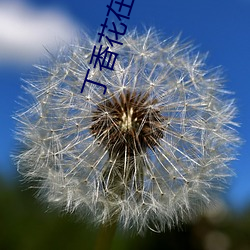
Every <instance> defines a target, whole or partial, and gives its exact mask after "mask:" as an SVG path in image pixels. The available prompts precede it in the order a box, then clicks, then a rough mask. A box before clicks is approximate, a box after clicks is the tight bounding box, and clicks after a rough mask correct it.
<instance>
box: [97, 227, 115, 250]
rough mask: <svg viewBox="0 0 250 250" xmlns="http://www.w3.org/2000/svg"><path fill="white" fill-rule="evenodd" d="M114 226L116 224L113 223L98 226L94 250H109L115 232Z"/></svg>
mask: <svg viewBox="0 0 250 250" xmlns="http://www.w3.org/2000/svg"><path fill="white" fill-rule="evenodd" d="M116 226H117V223H116V222H113V223H112V224H103V225H101V226H100V228H99V232H98V234H97V239H96V245H95V248H94V250H109V249H111V246H112V241H113V239H114V235H115V232H116Z"/></svg>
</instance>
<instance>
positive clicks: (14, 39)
mask: <svg viewBox="0 0 250 250" xmlns="http://www.w3.org/2000/svg"><path fill="white" fill-rule="evenodd" d="M75 33H76V25H75V24H74V23H73V21H71V20H70V18H69V17H67V16H66V15H65V14H64V13H62V12H60V11H58V10H55V9H53V10H46V11H45V10H43V11H41V10H39V9H35V8H34V7H33V8H32V7H30V6H28V5H27V4H24V3H22V2H14V3H13V2H11V3H8V2H2V3H1V2H0V64H1V63H6V62H19V63H27V62H30V61H33V60H37V59H38V58H39V57H41V56H42V55H43V54H45V49H44V47H46V48H48V49H49V50H51V51H53V49H55V48H56V46H58V44H59V43H60V42H63V41H66V42H70V40H71V38H72V37H73V35H74V34H75Z"/></svg>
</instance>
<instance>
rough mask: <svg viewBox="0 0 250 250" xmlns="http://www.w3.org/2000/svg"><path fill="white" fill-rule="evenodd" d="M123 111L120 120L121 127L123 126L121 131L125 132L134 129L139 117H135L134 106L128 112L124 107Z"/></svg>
mask: <svg viewBox="0 0 250 250" xmlns="http://www.w3.org/2000/svg"><path fill="white" fill-rule="evenodd" d="M122 111H123V113H122V117H121V121H120V128H121V131H123V132H125V131H128V130H130V129H133V127H134V125H135V123H136V121H137V117H135V118H134V119H133V112H134V109H133V108H132V107H131V108H130V109H129V110H128V111H127V112H126V111H124V109H122Z"/></svg>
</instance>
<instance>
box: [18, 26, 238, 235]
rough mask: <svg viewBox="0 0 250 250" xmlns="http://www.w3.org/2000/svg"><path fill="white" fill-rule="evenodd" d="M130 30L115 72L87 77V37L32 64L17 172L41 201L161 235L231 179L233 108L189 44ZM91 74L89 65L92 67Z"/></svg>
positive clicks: (201, 208)
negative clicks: (33, 71)
mask: <svg viewBox="0 0 250 250" xmlns="http://www.w3.org/2000/svg"><path fill="white" fill-rule="evenodd" d="M179 40H180V39H179V38H176V39H167V40H163V41H161V39H160V36H159V35H158V34H157V33H156V32H155V31H153V30H148V31H147V32H146V33H145V34H138V32H137V31H136V30H135V31H133V32H131V33H129V34H128V35H126V36H124V38H123V39H122V42H123V45H122V46H121V45H117V46H116V45H114V47H112V51H113V52H116V53H118V54H119V57H118V60H117V61H116V64H115V70H114V71H112V70H108V69H102V71H100V70H99V69H98V67H96V68H91V70H90V73H89V78H90V79H91V80H93V81H96V82H100V83H102V84H105V85H106V86H107V93H106V94H105V95H103V90H102V89H101V88H100V87H99V86H97V85H93V84H90V83H87V84H86V85H85V88H84V91H83V93H81V92H80V91H81V87H82V83H83V81H84V78H85V75H86V72H87V69H88V68H89V67H90V65H89V60H90V58H91V51H92V49H93V46H94V41H92V40H91V39H90V38H89V37H88V36H87V35H86V34H83V35H82V39H81V40H80V41H79V42H76V43H75V44H73V45H71V46H68V47H67V48H64V49H62V50H60V53H59V54H58V55H57V56H53V57H52V58H51V61H50V62H49V63H47V64H46V66H43V65H37V66H36V67H37V68H38V70H39V75H38V76H36V77H34V78H33V79H32V80H26V85H25V90H26V92H28V94H29V96H31V97H32V100H30V101H29V102H28V104H27V105H26V106H24V108H23V109H22V110H21V111H19V112H18V113H17V114H16V115H15V118H16V120H17V121H18V125H19V127H18V129H17V135H18V139H19V141H20V142H21V144H22V146H23V148H24V150H23V151H22V152H21V153H20V154H18V155H16V157H15V159H16V162H17V167H18V170H19V172H20V173H21V174H22V175H23V176H24V177H25V178H26V179H27V180H33V181H34V180H35V181H36V188H37V190H38V195H39V196H40V197H41V199H42V200H44V201H46V202H48V204H51V205H52V204H53V205H54V206H56V207H58V208H60V209H61V210H63V211H67V212H71V213H73V212H76V213H79V215H85V217H86V215H87V217H88V218H92V220H93V221H94V222H95V223H97V224H98V223H107V222H110V221H112V220H114V219H116V220H117V221H118V222H119V225H120V227H121V228H124V229H129V228H135V230H137V232H143V231H144V230H145V229H146V228H150V229H152V230H155V231H163V230H164V229H165V227H166V226H168V227H172V226H175V225H178V224H180V223H181V222H183V221H187V220H190V219H192V218H193V216H195V215H196V214H200V213H201V212H203V211H204V210H205V209H206V208H207V207H208V206H210V205H211V204H212V203H213V201H214V200H215V198H214V197H215V195H216V192H217V191H222V190H223V189H224V188H225V186H226V185H227V181H228V178H229V177H231V176H232V175H233V172H232V170H231V169H230V167H229V163H230V161H231V160H233V159H234V157H235V153H236V152H235V149H236V146H237V144H238V143H239V138H238V135H237V132H236V130H235V127H236V126H237V123H235V122H234V117H235V113H236V108H235V105H234V101H233V100H232V99H231V96H230V94H229V93H228V92H227V91H225V90H224V89H223V84H222V82H223V79H222V78H221V76H220V73H219V72H218V70H210V69H206V66H205V63H204V59H205V57H204V56H202V55H201V54H200V53H198V52H196V51H195V49H194V48H193V46H192V45H191V44H188V43H186V44H185V43H181V42H180V41H179ZM97 65H98V64H97Z"/></svg>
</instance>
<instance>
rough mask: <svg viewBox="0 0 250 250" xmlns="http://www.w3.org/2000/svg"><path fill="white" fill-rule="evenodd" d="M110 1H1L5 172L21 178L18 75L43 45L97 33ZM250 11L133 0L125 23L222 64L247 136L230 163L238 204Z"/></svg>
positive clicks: (193, 1) (248, 190)
mask: <svg viewBox="0 0 250 250" xmlns="http://www.w3.org/2000/svg"><path fill="white" fill-rule="evenodd" d="M125 2H126V1H125ZM127 2H130V0H127ZM7 3H8V4H7ZM109 3H110V0H91V1H84V0H78V1H77V0H71V1H66V0H29V1H28V0H27V1H20V0H19V1H0V83H1V88H2V89H1V92H0V95H1V98H0V114H1V123H0V124H1V125H0V128H1V129H0V138H1V142H2V143H1V145H0V175H1V176H4V178H5V179H8V180H14V179H15V178H16V177H15V169H14V168H13V167H11V160H10V157H9V155H10V153H11V151H13V150H14V148H15V141H14V139H13V130H14V128H15V122H14V120H13V119H12V118H11V116H12V115H13V113H14V111H15V110H17V108H18V105H17V103H16V102H17V100H18V96H19V95H22V90H21V87H20V86H21V83H22V82H21V80H20V79H21V78H22V77H25V75H28V74H29V72H31V71H32V67H31V65H32V64H33V63H36V62H39V58H41V57H43V56H44V54H45V50H44V48H43V45H45V46H46V47H48V48H49V49H51V50H52V51H53V49H54V47H55V46H56V45H58V43H60V40H63V41H70V40H71V39H72V36H74V34H75V33H77V31H78V29H84V30H86V31H87V32H89V34H90V35H91V36H93V37H95V36H96V34H97V32H98V31H99V28H100V24H101V23H103V22H104V20H105V15H106V12H107V9H106V5H107V4H109ZM249 13H250V0H189V1H187V0H157V1H149V0H135V3H134V7H133V10H132V12H131V18H130V20H128V21H127V22H126V24H127V25H128V29H132V28H134V27H138V29H139V30H141V29H143V27H151V26H153V27H155V28H156V29H157V30H159V31H161V33H162V34H163V35H164V36H165V37H166V38H167V37H169V36H175V35H178V34H180V33H181V34H182V36H181V37H182V38H183V39H187V40H191V41H193V43H194V44H195V45H198V49H199V50H200V51H201V52H207V51H208V52H209V56H208V60H207V64H208V66H209V67H213V66H218V65H219V66H220V65H221V66H222V68H223V70H224V75H225V78H226V80H227V81H226V82H225V88H226V89H228V90H231V91H233V92H235V98H236V101H237V106H238V109H239V114H238V118H237V121H238V122H239V123H240V124H241V127H240V128H239V133H240V136H241V137H242V138H243V141H244V144H243V145H242V147H241V148H240V150H239V156H238V160H237V161H235V162H233V163H232V167H233V168H234V169H235V171H236V173H237V177H236V178H234V179H233V180H232V185H231V188H230V190H229V192H228V194H227V198H228V200H229V202H230V203H231V204H232V205H233V206H234V207H238V208H242V207H243V206H244V205H246V204H250V178H249V177H250V168H249V163H250V161H249V154H250V144H249V141H250V132H249V131H250V129H249V124H250V116H249V114H250V111H249V99H250V94H249V93H250V87H249V86H250V14H249ZM55 37H57V38H55ZM58 38H59V39H58Z"/></svg>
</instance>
